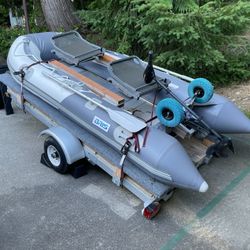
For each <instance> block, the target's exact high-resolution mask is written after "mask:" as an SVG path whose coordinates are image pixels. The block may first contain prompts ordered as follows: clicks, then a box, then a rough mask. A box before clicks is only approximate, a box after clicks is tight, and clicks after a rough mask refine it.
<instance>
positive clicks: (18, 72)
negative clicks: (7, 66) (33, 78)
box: [13, 61, 48, 113]
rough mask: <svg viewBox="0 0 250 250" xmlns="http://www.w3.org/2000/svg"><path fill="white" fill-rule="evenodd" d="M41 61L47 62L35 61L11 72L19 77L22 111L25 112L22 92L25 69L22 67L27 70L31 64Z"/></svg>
mask: <svg viewBox="0 0 250 250" xmlns="http://www.w3.org/2000/svg"><path fill="white" fill-rule="evenodd" d="M41 63H48V62H47V61H37V62H34V63H32V64H30V65H28V66H24V67H23V68H21V69H20V70H19V71H15V72H13V74H14V75H19V76H20V77H21V92H20V96H21V105H22V110H23V112H24V113H26V111H25V106H24V102H25V99H24V94H23V86H24V77H25V71H24V69H26V70H28V69H30V68H31V67H32V66H35V65H37V64H41Z"/></svg>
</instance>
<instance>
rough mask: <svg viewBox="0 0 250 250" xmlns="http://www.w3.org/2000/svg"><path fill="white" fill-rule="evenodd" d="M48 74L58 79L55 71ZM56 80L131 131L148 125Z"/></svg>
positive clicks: (136, 130) (134, 131) (133, 131)
mask: <svg viewBox="0 0 250 250" xmlns="http://www.w3.org/2000/svg"><path fill="white" fill-rule="evenodd" d="M46 75H47V76H49V77H51V78H53V79H54V80H55V79H56V77H55V75H54V73H53V75H51V74H48V73H47V74H46ZM60 78H61V77H60ZM56 80H57V82H58V83H59V84H62V85H63V86H64V87H65V88H67V89H69V90H71V91H73V92H75V93H76V94H78V95H80V96H81V97H83V98H85V99H87V100H88V101H90V102H92V103H93V104H95V105H96V106H98V107H100V108H102V109H103V110H105V111H106V112H107V113H108V115H109V117H110V119H111V120H113V121H114V122H116V123H117V124H119V125H120V126H121V127H123V128H125V129H127V130H128V131H129V132H131V133H136V132H138V131H140V130H142V129H144V128H145V127H146V126H147V124H146V123H145V122H144V121H142V120H140V119H138V118H136V117H134V116H133V115H130V114H128V113H126V112H124V111H120V110H117V109H116V110H114V109H111V108H108V107H106V106H104V105H102V104H101V103H99V102H98V101H95V100H94V99H93V98H91V97H89V96H87V95H85V94H83V93H81V92H79V91H77V90H75V89H74V88H72V87H70V86H68V85H67V84H66V83H63V82H62V81H61V80H59V79H56ZM89 92H90V93H92V94H94V93H93V92H92V91H89ZM114 108H116V107H115V106H114Z"/></svg>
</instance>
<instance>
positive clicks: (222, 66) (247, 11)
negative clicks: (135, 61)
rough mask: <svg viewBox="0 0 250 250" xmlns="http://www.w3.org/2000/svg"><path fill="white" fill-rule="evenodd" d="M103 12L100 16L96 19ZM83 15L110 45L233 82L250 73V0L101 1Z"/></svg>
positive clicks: (171, 66) (181, 69) (192, 72)
mask: <svg viewBox="0 0 250 250" xmlns="http://www.w3.org/2000/svg"><path fill="white" fill-rule="evenodd" d="M97 16H98V18H96V17H97ZM80 17H81V19H82V20H83V21H84V22H87V23H88V24H89V25H90V28H91V29H94V30H95V31H97V32H99V33H101V34H102V38H103V40H104V41H109V43H106V44H105V46H107V45H108V46H109V47H111V48H113V49H117V50H119V51H121V52H125V53H128V54H137V55H139V56H141V57H143V58H145V57H146V54H147V51H148V50H151V49H153V50H154V52H155V56H156V58H155V63H157V64H160V65H162V66H164V67H167V68H169V69H172V70H175V71H178V72H181V73H184V74H188V75H191V76H203V77H208V78H209V79H211V80H214V81H215V82H220V83H221V84H227V83H228V82H231V81H233V80H240V79H244V78H248V77H250V73H249V72H250V70H249V67H250V65H249V64H250V50H249V47H250V46H249V40H247V39H246V37H245V36H244V32H245V31H246V30H247V28H248V27H249V24H250V19H249V17H250V3H249V2H248V1H221V0H215V1H207V0H204V1H194V0H185V1H184V0H154V1H152V0H132V1H129V0H108V1H104V0H98V1H97V0H95V1H93V2H92V3H91V4H90V5H89V8H88V10H85V11H81V12H80Z"/></svg>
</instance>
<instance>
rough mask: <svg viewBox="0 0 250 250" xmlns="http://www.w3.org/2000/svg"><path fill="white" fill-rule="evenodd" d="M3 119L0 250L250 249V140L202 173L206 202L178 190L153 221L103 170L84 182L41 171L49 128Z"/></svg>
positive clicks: (237, 140) (18, 117)
mask: <svg viewBox="0 0 250 250" xmlns="http://www.w3.org/2000/svg"><path fill="white" fill-rule="evenodd" d="M14 111H15V114H14V115H11V116H6V115H5V113H4V111H0V249H1V250H10V249H11V250H12V249H15V250H16V249H18V250H19V249H20V250H22V249H24V250H27V249H36V250H39V249H46V250H47V249H48V250H50V249H60V250H61V249H119V250H122V249H144V250H145V249H150V250H151V249H164V250H165V249H199V250H200V249H220V250H221V249H250V192H249V190H250V154H249V153H250V135H237V136H233V139H234V145H235V150H236V154H235V155H232V154H230V153H229V156H228V157H227V158H215V159H213V160H212V162H211V163H210V164H209V165H207V166H203V167H202V168H200V172H201V173H202V175H203V177H204V178H205V179H206V180H207V182H208V184H209V186H210V188H209V190H208V191H207V192H206V193H205V194H201V193H197V192H193V191H188V190H180V189H179V190H176V191H175V193H174V195H173V197H172V198H171V199H170V200H169V201H167V202H162V207H161V211H160V213H159V214H158V215H157V217H155V218H154V219H153V220H151V221H148V220H146V219H145V218H144V217H142V215H141V209H142V207H143V205H142V202H141V201H140V200H138V199H137V198H136V197H135V196H134V195H133V194H131V193H130V192H129V191H127V190H126V189H123V188H119V187H117V186H115V185H114V184H113V183H112V181H111V177H110V176H108V175H107V174H105V173H104V172H103V171H101V170H100V169H98V168H91V169H90V170H89V174H88V175H86V176H83V177H81V178H79V179H74V178H73V177H72V176H70V175H60V174H57V173H56V172H54V171H52V170H51V169H49V168H47V167H45V166H43V165H41V164H40V163H39V162H40V156H41V153H42V152H43V140H42V139H39V138H38V137H37V135H38V134H39V132H40V131H41V130H43V129H44V128H45V127H44V126H43V125H42V124H41V123H40V122H38V121H37V120H35V119H34V118H33V117H31V116H30V115H28V114H24V113H22V112H21V111H20V110H18V109H16V108H15V110H14Z"/></svg>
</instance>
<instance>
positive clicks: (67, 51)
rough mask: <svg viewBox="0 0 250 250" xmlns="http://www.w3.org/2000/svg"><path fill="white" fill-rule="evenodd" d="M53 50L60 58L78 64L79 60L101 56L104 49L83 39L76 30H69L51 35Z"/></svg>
mask: <svg viewBox="0 0 250 250" xmlns="http://www.w3.org/2000/svg"><path fill="white" fill-rule="evenodd" d="M52 43H53V45H54V49H53V52H54V53H55V54H56V55H57V57H58V58H60V59H61V60H63V61H65V62H67V63H69V64H75V65H78V64H79V62H81V61H85V60H88V59H91V58H93V57H95V56H102V55H103V54H104V49H103V48H101V47H99V46H96V45H94V44H92V43H89V42H88V41H86V40H84V39H83V38H82V37H81V35H80V34H79V33H78V32H76V31H70V32H65V33H61V34H59V35H55V36H53V37H52Z"/></svg>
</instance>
